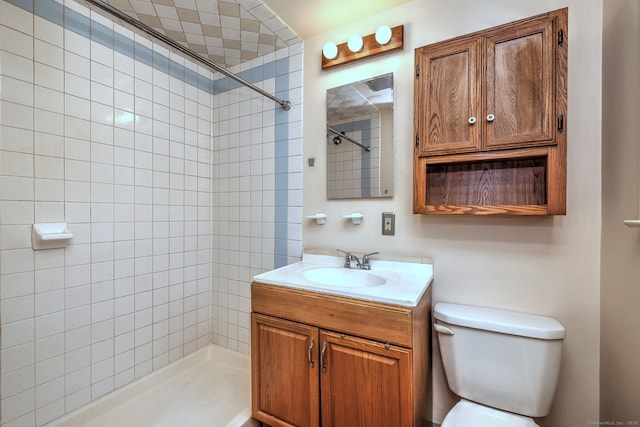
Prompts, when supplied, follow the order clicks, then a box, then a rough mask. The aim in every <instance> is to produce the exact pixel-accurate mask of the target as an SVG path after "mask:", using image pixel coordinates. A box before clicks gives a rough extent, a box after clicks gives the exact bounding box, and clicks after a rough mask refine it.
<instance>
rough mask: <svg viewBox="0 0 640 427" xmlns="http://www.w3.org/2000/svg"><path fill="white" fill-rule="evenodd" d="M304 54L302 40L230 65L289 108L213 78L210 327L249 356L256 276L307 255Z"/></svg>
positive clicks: (221, 341)
mask: <svg viewBox="0 0 640 427" xmlns="http://www.w3.org/2000/svg"><path fill="white" fill-rule="evenodd" d="M294 52H295V54H294ZM299 52H301V45H300V46H292V47H290V48H288V49H282V50H281V51H278V52H276V53H275V54H271V55H265V56H264V57H261V58H257V59H256V60H254V61H250V62H246V63H244V64H242V65H241V66H240V67H237V68H236V69H232V71H233V72H239V74H240V76H243V77H245V78H246V79H247V80H249V81H251V82H252V83H255V84H256V85H257V86H258V87H261V88H263V89H265V90H267V91H268V92H272V93H277V96H279V97H281V98H284V99H288V100H291V101H292V103H293V107H292V108H291V110H289V111H288V112H286V111H284V110H283V109H282V108H281V107H280V106H279V105H278V104H276V103H274V102H273V101H271V100H269V99H266V98H264V97H262V96H261V95H259V94H257V93H255V92H253V91H251V90H250V89H248V88H245V87H237V86H235V84H234V83H233V82H230V81H229V80H228V79H226V78H222V79H219V80H216V81H215V82H214V86H215V87H217V88H218V93H217V94H216V95H215V96H214V97H213V106H214V109H213V117H214V120H213V123H214V130H213V132H214V148H213V153H212V154H213V169H214V180H213V181H212V184H213V189H212V193H211V194H212V197H213V209H212V215H213V220H212V222H211V226H212V227H213V248H214V253H213V263H212V268H213V279H212V280H213V282H212V314H211V322H212V326H211V329H212V334H213V335H212V338H213V341H214V342H215V343H218V344H221V345H224V346H226V347H229V348H231V349H234V350H237V351H240V352H244V353H248V352H249V349H250V338H249V337H250V331H249V330H250V311H251V309H250V307H251V302H250V283H251V279H252V277H253V276H254V275H256V274H259V273H262V272H264V271H267V270H270V269H273V268H276V267H280V266H283V265H285V264H288V263H291V262H295V261H297V260H299V259H300V256H301V253H302V247H301V218H302V209H301V206H302V191H301V189H302V150H301V147H300V145H301V142H302V141H301V137H302V135H301V133H302V132H301V128H302V126H301V120H302V114H301V106H300V102H301V96H300V95H301V80H300V79H299V78H297V77H295V76H296V75H297V73H298V74H299V73H300V72H301V69H302V56H301V55H299ZM292 75H293V76H294V77H293V78H291V76H292ZM291 95H293V96H297V97H298V98H297V101H296V100H295V99H294V98H292V97H291ZM290 130H291V131H290Z"/></svg>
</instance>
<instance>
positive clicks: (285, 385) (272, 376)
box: [251, 313, 320, 427]
mask: <svg viewBox="0 0 640 427" xmlns="http://www.w3.org/2000/svg"><path fill="white" fill-rule="evenodd" d="M318 339H319V338H318V329H317V328H314V327H312V326H308V325H301V324H298V323H295V322H288V321H285V320H282V319H275V318H272V317H268V316H262V315H260V314H256V313H253V314H252V315H251V368H252V369H251V372H252V376H251V381H252V387H251V389H252V406H253V417H254V418H256V419H258V420H260V421H263V422H266V423H268V424H270V425H272V426H274V427H289V426H300V427H302V426H307V427H318V426H319V425H320V424H319V421H318V420H319V405H320V399H319V379H318V367H317V364H315V365H314V366H313V367H311V366H310V364H309V346H310V344H311V341H312V340H314V341H313V342H314V343H316V344H317V342H318ZM316 351H317V350H316ZM316 360H317V358H316Z"/></svg>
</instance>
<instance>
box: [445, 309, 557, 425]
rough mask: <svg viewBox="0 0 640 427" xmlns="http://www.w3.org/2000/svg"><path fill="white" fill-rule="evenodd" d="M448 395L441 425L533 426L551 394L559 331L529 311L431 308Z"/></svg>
mask: <svg viewBox="0 0 640 427" xmlns="http://www.w3.org/2000/svg"><path fill="white" fill-rule="evenodd" d="M433 317H434V319H435V322H434V329H435V330H436V332H437V333H438V343H439V345H440V355H441V358H442V366H443V367H444V372H445V376H446V378H447V383H448V385H449V388H450V389H451V391H453V392H454V393H456V394H457V395H458V396H460V397H461V398H462V400H460V402H458V403H457V404H456V405H455V406H454V407H453V408H452V409H451V411H449V413H448V414H447V415H446V417H445V419H444V421H443V424H442V427H537V424H536V423H535V422H534V421H533V419H532V417H545V416H547V415H548V414H549V411H550V408H551V403H552V401H553V396H554V394H555V389H556V385H557V382H558V375H559V372H560V359H561V354H562V341H563V339H564V336H565V329H564V327H563V326H562V325H561V324H560V323H559V322H558V321H557V320H555V319H552V318H550V317H545V316H538V315H534V314H529V313H519V312H514V311H507V310H498V309H493V308H488V307H477V306H468V305H460V304H449V303H438V304H436V305H435V307H434V310H433Z"/></svg>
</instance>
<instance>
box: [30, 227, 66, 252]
mask: <svg viewBox="0 0 640 427" xmlns="http://www.w3.org/2000/svg"><path fill="white" fill-rule="evenodd" d="M72 238H73V233H72V232H70V231H69V227H67V224H66V223H64V222H58V223H43V224H33V228H32V229H31V245H32V246H33V250H35V251H37V250H41V249H55V248H64V247H66V246H67V245H68V244H69V242H70V240H71V239H72Z"/></svg>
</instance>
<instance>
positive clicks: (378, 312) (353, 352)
mask: <svg viewBox="0 0 640 427" xmlns="http://www.w3.org/2000/svg"><path fill="white" fill-rule="evenodd" d="M430 307H431V293H430V289H429V290H427V292H426V293H425V295H424V296H423V298H422V299H421V300H420V303H419V304H418V306H417V307H413V308H409V307H401V306H393V305H389V304H380V303H373V302H367V301H361V300H354V299H350V298H343V297H338V296H332V295H326V294H319V293H315V292H309V291H301V290H295V289H290V288H282V287H278V286H271V285H264V284H260V283H253V284H252V314H251V319H252V325H251V340H252V341H251V342H252V347H251V359H252V393H253V394H252V405H253V418H255V419H256V420H258V421H261V422H263V423H264V424H266V425H270V426H274V427H276V426H277V427H285V426H286V427H289V426H311V427H313V426H323V427H327V426H329V427H352V426H368V427H369V426H370V427H388V426H402V427H404V426H422V425H425V424H426V421H427V419H428V418H429V415H428V413H429V411H428V406H427V403H428V402H427V398H428V395H429V389H428V380H429V378H428V376H429V371H430V370H429V367H430V357H429V349H430V336H431V335H430Z"/></svg>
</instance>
